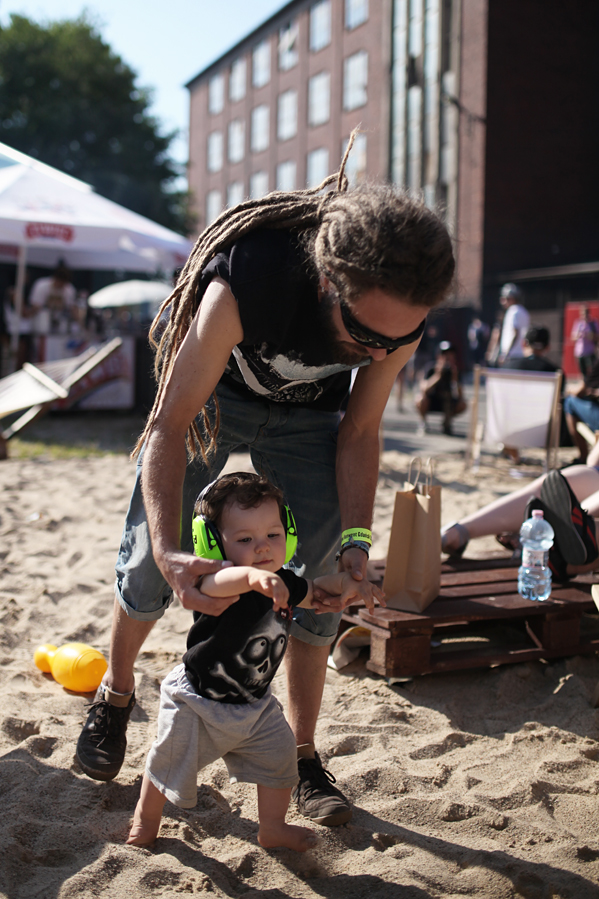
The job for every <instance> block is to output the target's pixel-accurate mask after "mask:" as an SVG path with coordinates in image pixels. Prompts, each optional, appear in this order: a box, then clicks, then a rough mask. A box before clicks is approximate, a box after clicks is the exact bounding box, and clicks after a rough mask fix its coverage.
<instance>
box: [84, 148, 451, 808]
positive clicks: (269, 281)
mask: <svg viewBox="0 0 599 899" xmlns="http://www.w3.org/2000/svg"><path fill="white" fill-rule="evenodd" d="M344 162H345V160H344ZM343 167H344V163H343V164H342V167H341V170H340V172H339V174H338V176H332V177H331V178H328V179H327V180H326V181H325V182H324V183H323V184H322V185H320V187H319V188H317V189H315V190H305V191H297V192H293V193H272V194H269V195H267V196H266V197H264V198H263V199H260V200H248V201H246V202H244V203H241V204H240V205H239V206H236V207H234V208H233V209H230V210H227V211H225V212H224V213H222V214H221V216H220V217H219V218H218V219H216V221H215V222H213V224H212V225H210V226H209V227H208V228H207V229H206V230H205V231H204V232H203V234H202V235H200V238H199V239H198V241H197V243H196V245H195V247H194V249H193V251H192V253H191V255H190V258H189V260H188V262H187V264H186V266H185V268H184V270H183V272H182V274H181V276H180V278H179V281H178V283H177V286H176V288H175V290H174V291H173V293H172V295H171V297H170V298H169V300H168V301H167V303H166V304H165V305H164V307H163V309H162V310H161V315H160V316H159V317H158V318H157V321H156V322H155V325H154V328H153V334H154V336H155V337H156V336H157V335H158V334H160V342H159V345H158V350H157V372H158V374H159V387H158V393H157V398H156V402H155V404H154V408H153V409H152V412H151V414H150V416H149V418H148V422H147V425H146V428H145V430H144V433H143V434H142V437H141V438H140V443H139V445H138V449H141V446H142V443H143V452H142V453H140V459H139V464H138V479H137V483H136V486H135V488H134V493H133V497H132V500H131V505H130V508H129V512H128V515H127V520H126V522H125V529H124V532H123V541H122V544H121V550H120V554H119V558H118V561H117V566H116V572H117V578H116V602H115V610H114V619H113V630H112V639H111V652H110V664H109V668H108V671H107V673H106V675H105V678H104V682H103V684H102V685H101V687H100V689H99V695H98V698H97V699H98V701H97V702H95V703H94V705H92V707H91V710H90V713H89V717H88V721H87V724H86V725H85V727H84V729H83V732H82V734H81V737H80V739H79V743H78V745H77V757H78V760H79V762H80V764H81V766H82V768H83V770H84V771H85V772H86V773H87V774H88V775H90V776H91V777H94V778H96V779H98V780H110V779H111V778H113V777H115V776H116V774H117V773H118V771H119V769H120V767H121V765H122V762H123V759H124V754H125V748H126V737H125V731H126V726H127V722H128V719H129V715H130V713H131V710H132V708H133V705H134V703H135V698H134V685H135V681H134V677H133V665H134V662H135V659H136V657H137V654H138V652H139V650H140V648H141V646H142V644H143V642H144V640H145V638H146V636H147V635H148V633H149V631H150V629H151V627H152V625H153V624H154V621H155V620H156V619H158V618H160V617H161V616H162V615H163V614H164V611H165V609H166V607H167V606H168V604H169V603H170V601H171V599H172V595H173V592H174V593H175V594H176V595H177V596H178V597H179V599H180V601H181V603H182V605H183V606H184V608H186V609H193V610H197V611H200V612H203V613H205V614H208V615H220V614H221V613H222V612H223V611H224V610H225V609H226V608H228V607H229V605H231V604H232V603H234V602H236V601H237V600H238V598H239V597H237V596H232V597H229V598H227V599H222V598H220V599H214V598H211V597H208V596H205V595H203V594H202V593H201V592H200V590H199V589H198V588H197V587H196V585H197V583H198V580H199V578H201V577H202V576H203V575H205V574H207V573H209V572H213V571H215V570H217V569H218V568H219V567H221V566H222V565H223V564H225V565H226V564H227V563H226V562H218V561H208V560H206V559H201V558H198V557H196V556H194V555H193V553H192V539H191V522H192V513H193V506H194V502H195V500H196V497H197V496H198V494H199V493H200V492H201V490H202V489H203V488H204V487H205V486H206V484H207V483H208V482H210V481H212V480H213V479H214V478H215V477H217V476H218V474H219V472H220V471H221V470H222V468H223V466H224V464H225V462H226V460H227V458H228V455H229V453H230V452H231V451H233V450H235V449H236V448H238V447H240V446H248V447H249V450H250V453H251V457H252V461H253V464H254V466H255V468H256V469H257V470H258V471H259V472H261V473H263V474H264V475H266V476H267V477H268V478H269V479H270V480H271V481H272V482H274V483H275V484H276V485H277V486H279V487H280V488H281V489H282V491H283V493H284V495H285V500H286V502H288V503H289V505H290V506H291V508H292V509H293V510H294V514H295V518H296V521H297V526H298V533H299V536H300V544H299V547H298V551H297V553H296V556H295V560H294V562H295V567H296V569H299V571H300V573H305V575H306V577H309V578H314V577H316V576H318V575H320V574H325V573H330V572H331V571H332V570H333V569H334V565H335V558H336V556H337V560H338V566H339V568H340V570H344V571H348V572H350V573H351V574H352V576H353V577H354V578H355V579H356V580H361V579H363V578H364V577H365V576H366V562H367V559H368V550H369V548H370V543H371V537H370V530H369V528H370V526H371V521H372V511H373V505H374V495H375V489H376V484H377V476H378V457H379V425H380V422H381V418H382V414H383V410H384V408H385V405H386V402H387V399H388V397H389V394H390V391H391V389H392V387H393V385H394V383H395V379H396V377H397V374H398V372H399V371H400V369H401V368H402V367H403V366H404V365H405V363H406V362H407V360H408V359H409V357H410V356H411V354H412V353H413V352H414V350H415V349H416V347H417V345H418V340H419V338H420V336H421V334H422V332H423V329H424V325H425V320H426V314H427V311H428V309H429V308H431V307H432V306H434V305H436V304H437V303H439V302H441V301H442V300H443V298H444V297H445V296H446V295H447V292H448V290H449V288H450V286H451V282H452V278H453V270H454V260H453V254H452V249H451V241H450V239H449V236H448V234H447V231H446V229H445V227H444V225H443V224H442V222H441V221H440V220H439V219H438V218H437V216H436V215H435V214H434V213H432V212H431V211H430V210H429V209H427V208H426V206H425V205H424V204H423V203H421V202H420V201H418V200H414V199H412V198H410V197H408V196H406V195H405V194H402V193H399V192H397V191H396V190H395V189H393V188H392V187H390V186H383V185H378V186H376V185H369V186H363V187H361V188H358V189H356V190H351V191H350V190H348V189H347V179H346V178H345V175H344V171H343ZM335 179H336V184H335V185H334V186H333V189H332V190H329V191H328V192H323V188H327V187H331V186H332V185H333V182H334V181H335ZM356 367H357V368H358V374H357V377H356V379H355V383H354V387H353V389H352V392H351V395H350V396H349V400H347V395H348V391H349V386H350V373H351V370H352V369H353V368H356ZM345 401H347V408H346V413H345V415H344V417H343V419H342V420H341V416H340V412H339V410H340V408H341V406H342V404H343V403H344V402H345ZM340 535H341V542H340V543H339V538H340ZM340 605H341V603H340V602H339V600H337V599H335V598H333V597H326V596H323V597H322V599H321V602H320V603H319V604H318V611H319V613H321V614H314V613H313V610H310V609H296V610H295V613H294V620H293V622H292V627H291V632H290V633H291V637H290V642H289V648H288V651H287V679H288V695H289V718H290V724H291V727H292V730H293V732H294V735H295V738H296V741H297V745H298V769H299V784H298V787H297V788H296V790H295V793H294V795H295V798H296V800H297V802H298V805H299V808H300V811H301V812H302V813H303V814H304V815H305V816H307V817H309V818H311V819H312V820H313V821H315V822H318V823H321V824H329V825H333V824H342V823H345V822H346V821H348V820H349V819H350V817H351V807H350V805H349V803H348V802H347V800H346V799H345V797H344V796H343V794H342V793H341V792H340V791H339V790H338V789H336V788H335V787H334V786H333V782H334V780H335V779H334V777H333V776H332V775H331V774H329V772H327V771H325V769H324V768H323V767H322V764H321V762H320V759H319V756H318V753H317V752H316V751H315V746H314V732H315V728H316V722H317V718H318V713H319V710H320V703H321V699H322V691H323V687H324V681H325V674H326V661H327V656H328V652H329V647H330V644H331V643H332V642H333V641H334V639H335V637H336V634H337V628H338V624H339V619H340V613H341V608H340ZM246 661H247V664H248V665H249V664H250V662H251V660H246Z"/></svg>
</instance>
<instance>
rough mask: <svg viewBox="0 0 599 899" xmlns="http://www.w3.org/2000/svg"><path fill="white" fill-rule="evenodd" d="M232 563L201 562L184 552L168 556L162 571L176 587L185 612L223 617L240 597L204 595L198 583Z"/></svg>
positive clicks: (162, 561)
mask: <svg viewBox="0 0 599 899" xmlns="http://www.w3.org/2000/svg"><path fill="white" fill-rule="evenodd" d="M232 564H233V563H232V562H220V561H218V560H216V559H200V558H199V557H198V556H194V555H193V553H186V552H183V551H182V550H177V551H176V552H170V553H168V554H167V555H166V556H165V557H164V559H162V560H161V563H160V566H159V567H160V570H161V571H162V573H163V575H164V576H165V578H166V580H167V582H168V583H169V584H170V586H171V587H172V588H173V590H174V592H175V593H176V595H177V596H178V597H179V599H180V601H181V605H182V606H183V608H184V609H190V610H191V611H193V612H202V614H204V615H215V616H216V615H222V613H223V612H224V611H225V609H228V608H229V606H231V605H233V603H234V602H237V600H238V599H239V595H237V596H226V597H219V598H216V597H214V596H206V594H205V593H202V592H201V585H200V586H199V587H198V581H199V579H200V578H201V577H203V575H205V574H214V572H216V571H220V569H221V568H229V567H231V565H232Z"/></svg>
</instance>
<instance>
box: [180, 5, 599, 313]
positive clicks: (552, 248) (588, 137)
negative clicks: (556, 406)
mask: <svg viewBox="0 0 599 899" xmlns="http://www.w3.org/2000/svg"><path fill="white" fill-rule="evenodd" d="M598 32H599V4H597V3H596V2H595V0H570V2H569V3H567V4H565V3H563V2H562V0H292V2H290V3H287V4H286V5H284V6H283V7H282V8H281V9H280V10H279V12H277V13H276V14H275V15H273V16H272V17H271V18H270V19H268V20H267V21H266V22H264V23H263V24H262V25H261V26H260V27H258V28H257V29H256V30H255V31H253V32H252V33H251V34H249V35H247V37H245V38H244V39H243V40H242V41H240V42H239V43H238V44H236V45H235V46H234V47H232V48H231V49H230V50H229V51H228V52H227V53H225V54H224V55H223V56H221V57H220V58H219V59H217V60H216V61H215V62H214V63H212V64H211V65H210V66H209V67H207V68H206V69H204V70H203V71H202V72H200V73H199V74H198V75H197V76H196V77H195V78H194V79H193V80H192V81H190V82H189V84H188V88H189V90H190V167H189V183H190V188H191V190H192V191H193V193H194V195H195V198H196V209H197V214H198V223H199V227H200V228H202V227H204V226H205V225H206V223H207V222H209V221H211V220H212V219H213V218H214V217H215V216H216V215H217V214H218V213H219V212H220V211H221V210H222V208H224V206H225V205H227V204H228V205H233V204H235V203H237V202H239V201H240V200H242V199H243V198H244V197H248V196H252V197H258V196H261V195H263V194H265V193H267V192H268V191H270V190H274V189H277V188H278V189H293V188H299V187H304V186H306V185H310V186H314V185H316V184H318V183H320V181H321V180H322V179H323V178H324V177H325V176H326V175H327V174H329V173H331V172H334V171H336V170H337V168H338V165H339V162H340V159H341V156H342V153H343V149H344V147H345V143H346V141H347V138H348V136H349V133H350V131H351V130H352V128H354V127H355V126H356V125H358V124H360V125H361V127H362V130H363V133H362V134H361V135H360V137H359V139H358V141H357V143H356V146H355V148H354V150H353V151H352V154H351V156H350V161H349V170H348V174H349V175H350V178H351V180H352V181H354V182H356V181H359V180H361V179H363V178H372V179H385V180H391V181H393V182H395V183H397V184H401V185H403V186H406V187H408V188H411V189H415V190H419V191H422V192H423V194H424V196H425V199H426V202H427V203H428V204H429V205H431V206H433V205H434V206H436V207H437V208H439V209H441V210H442V211H443V215H444V216H445V218H446V220H447V223H448V225H449V227H450V229H451V231H452V233H453V235H454V237H455V239H456V255H457V261H458V271H457V289H456V295H455V296H454V298H453V301H452V302H453V304H454V305H460V306H467V307H477V306H479V305H480V304H481V300H482V303H483V310H484V311H485V313H486V317H487V318H488V319H491V318H492V316H493V312H494V309H495V306H496V304H497V295H498V289H499V284H500V283H501V281H502V279H503V280H507V279H508V276H509V278H510V279H511V280H518V281H519V280H521V281H522V283H523V286H524V285H526V295H527V298H529V300H530V304H531V305H532V307H533V308H535V307H536V308H546V309H555V307H556V306H559V304H560V302H563V297H564V296H566V297H567V296H576V295H578V294H581V293H582V294H584V295H586V296H595V295H597V290H599V272H598V271H596V272H590V273H589V272H588V267H589V262H591V268H593V265H592V260H593V258H594V259H597V258H598V251H597V246H598V242H597V238H598V236H599V235H598V233H597V232H598V227H597V212H596V210H597V208H598V207H599V202H598V201H599V196H598V194H599V181H598V179H597V176H596V174H595V169H596V160H597V159H598V158H599V116H597V97H598V96H599V76H598V73H599V63H598V57H597V54H596V52H595V46H596V42H597V36H598ZM581 264H583V266H582V269H580V265H581ZM585 266H586V267H585ZM539 267H542V268H543V276H542V277H540V278H537V279H536V280H535V271H536V270H537V269H538V268H539ZM596 268H597V269H598V270H599V265H597V266H596ZM579 269H580V271H579ZM531 270H535V271H533V272H532V276H531ZM563 271H565V272H566V274H565V275H563V274H562V275H560V274H559V272H563ZM577 292H578V293H577ZM560 297H561V298H562V299H561V300H560Z"/></svg>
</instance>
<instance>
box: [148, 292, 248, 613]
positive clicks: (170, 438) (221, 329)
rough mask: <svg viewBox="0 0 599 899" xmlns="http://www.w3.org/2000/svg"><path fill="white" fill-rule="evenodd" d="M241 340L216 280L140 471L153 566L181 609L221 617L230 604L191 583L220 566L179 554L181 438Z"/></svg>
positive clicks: (182, 352)
mask: <svg viewBox="0 0 599 899" xmlns="http://www.w3.org/2000/svg"><path fill="white" fill-rule="evenodd" d="M242 339H243V329H242V326H241V321H240V318H239V311H238V308H237V303H236V301H235V298H234V297H233V294H232V293H231V291H230V289H229V287H228V285H227V284H226V283H225V282H224V281H222V280H221V279H220V278H217V279H215V280H214V281H212V282H211V283H210V284H209V286H208V288H207V290H206V292H205V294H204V297H203V299H202V302H201V304H200V308H199V310H198V312H197V314H196V316H195V318H194V320H193V323H192V325H191V328H190V330H189V332H188V334H187V336H186V337H185V340H184V341H183V343H182V345H181V347H180V349H179V352H178V353H177V357H176V360H175V362H174V365H173V368H172V370H171V372H170V375H169V378H168V382H167V386H166V390H165V393H164V396H163V398H162V400H161V403H160V406H159V408H158V412H157V416H156V420H155V423H154V426H153V428H152V431H151V433H150V436H149V437H148V440H147V444H146V447H145V450H144V460H143V468H142V491H143V497H144V503H145V507H146V513H147V517H148V525H149V528H150V537H151V540H152V550H153V553H154V558H155V560H156V564H157V565H158V567H159V568H160V570H161V571H162V573H163V575H164V576H165V578H166V580H167V582H168V583H169V584H170V586H171V587H172V588H173V590H174V591H175V593H176V594H177V596H178V597H179V599H180V600H181V602H182V604H183V606H184V607H185V608H189V609H197V610H198V611H204V612H206V613H207V614H212V615H218V614H221V612H222V611H224V609H225V608H226V607H227V605H228V604H230V602H229V603H227V601H226V600H225V599H214V600H212V601H209V600H208V601H207V600H206V597H202V595H201V594H200V593H199V591H198V590H196V588H195V584H196V582H197V580H198V578H199V577H200V576H201V575H203V574H206V573H207V572H208V571H213V570H214V569H215V568H216V567H218V563H217V565H214V564H213V563H209V562H208V560H205V559H200V558H197V557H196V556H194V555H192V554H191V553H185V552H182V551H181V549H180V545H179V540H180V525H181V502H182V490H183V479H184V477H185V468H186V464H187V454H186V449H185V435H186V433H187V429H188V427H189V425H190V424H191V422H192V421H193V419H194V418H195V416H196V415H197V414H198V412H199V411H200V409H202V407H203V406H204V405H205V403H206V402H207V400H208V399H209V398H210V395H211V393H212V392H213V390H214V388H215V387H216V385H217V383H218V381H219V379H220V377H221V375H222V373H223V371H224V370H225V366H226V364H227V361H228V359H229V356H230V354H231V351H232V349H233V347H234V346H235V345H236V344H237V343H239V342H240V341H241V340H242ZM235 598H236V597H233V598H232V599H231V602H232V601H234V600H235ZM207 602H208V605H209V606H210V608H208V607H207V605H206V603H207Z"/></svg>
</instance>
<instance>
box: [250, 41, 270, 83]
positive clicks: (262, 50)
mask: <svg viewBox="0 0 599 899" xmlns="http://www.w3.org/2000/svg"><path fill="white" fill-rule="evenodd" d="M261 54H263V59H262V63H263V64H264V73H265V74H264V76H260V78H259V77H258V74H259V72H260V68H259V66H260V55H261ZM271 68H272V66H271V46H270V37H265V38H263V40H261V41H260V42H259V43H257V44H256V45H255V47H254V49H253V50H252V87H255V88H261V87H264V86H265V85H267V84H268V83H269V82H270V79H271V74H272V73H271Z"/></svg>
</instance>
